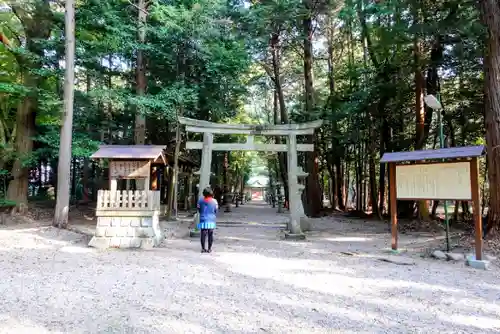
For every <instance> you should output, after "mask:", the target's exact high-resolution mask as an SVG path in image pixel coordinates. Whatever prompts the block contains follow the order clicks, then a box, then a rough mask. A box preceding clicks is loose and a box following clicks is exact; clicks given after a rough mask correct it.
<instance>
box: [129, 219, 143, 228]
mask: <svg viewBox="0 0 500 334" xmlns="http://www.w3.org/2000/svg"><path fill="white" fill-rule="evenodd" d="M130 226H131V227H140V226H141V218H130Z"/></svg>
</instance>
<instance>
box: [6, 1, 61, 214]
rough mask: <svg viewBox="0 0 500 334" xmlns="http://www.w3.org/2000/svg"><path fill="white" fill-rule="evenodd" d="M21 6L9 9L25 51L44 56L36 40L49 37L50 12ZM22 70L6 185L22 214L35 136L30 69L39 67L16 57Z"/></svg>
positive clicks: (34, 83)
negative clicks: (20, 31) (19, 28)
mask: <svg viewBox="0 0 500 334" xmlns="http://www.w3.org/2000/svg"><path fill="white" fill-rule="evenodd" d="M24 6H25V5H24V4H22V3H20V2H16V1H14V2H13V3H12V4H11V8H12V10H13V12H14V14H15V15H16V16H17V18H18V19H19V21H20V22H21V23H22V25H23V29H24V33H25V39H26V49H27V50H28V51H29V52H31V53H33V54H35V55H37V56H39V57H40V58H39V59H41V58H42V57H43V52H44V50H43V48H42V47H41V46H40V45H39V44H38V43H39V42H38V40H45V39H47V38H49V36H50V31H51V28H52V24H53V20H52V11H51V9H50V4H49V2H48V1H44V2H36V3H35V4H34V6H33V8H32V10H31V11H30V12H28V11H27V10H25V8H24ZM18 61H19V65H20V68H21V69H22V72H23V73H22V77H23V84H24V86H25V87H27V88H28V89H29V90H31V91H30V92H28V93H27V95H26V97H25V98H24V99H23V101H22V102H20V104H19V106H18V108H17V113H16V125H15V128H16V133H15V142H14V148H15V153H16V155H17V158H16V159H15V161H14V165H13V166H12V171H11V174H12V178H13V179H12V180H11V181H10V182H9V187H8V190H7V199H9V200H11V201H14V202H16V210H18V211H19V212H21V213H23V212H24V211H25V210H26V209H27V207H28V177H29V167H28V166H25V165H24V160H25V159H26V158H28V157H29V156H30V155H31V152H32V150H33V139H32V138H33V136H34V134H35V119H36V110H37V105H38V95H37V92H36V91H37V90H38V85H39V84H40V79H39V77H37V76H36V74H33V73H31V69H38V68H41V67H42V64H41V62H40V61H39V60H37V59H34V57H31V56H26V57H25V56H23V55H20V56H18Z"/></svg>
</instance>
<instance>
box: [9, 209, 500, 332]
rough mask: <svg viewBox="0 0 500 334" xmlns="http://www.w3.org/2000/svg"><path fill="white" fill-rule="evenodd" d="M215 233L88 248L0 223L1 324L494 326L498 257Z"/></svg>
mask: <svg viewBox="0 0 500 334" xmlns="http://www.w3.org/2000/svg"><path fill="white" fill-rule="evenodd" d="M258 211H261V209H259V210H258ZM268 212H269V211H268ZM273 212H274V211H273ZM216 238H217V239H216V245H215V247H214V248H215V251H214V253H212V254H200V253H199V245H198V242H197V240H168V241H167V242H166V244H165V248H158V249H155V250H151V251H119V250H113V251H97V250H95V249H90V248H87V247H86V245H85V243H84V238H83V237H82V236H81V235H79V234H75V233H73V232H69V231H60V230H57V229H53V228H51V227H36V226H14V227H9V228H5V227H4V228H3V229H0V252H2V255H1V257H0V268H1V270H0V296H1V298H0V333H49V332H51V333H134V334H135V333H168V334H170V333H499V332H500V275H499V272H498V269H494V270H491V271H479V270H473V269H470V268H467V267H465V266H464V265H461V264H451V263H443V262H437V261H430V260H421V259H416V260H415V261H416V265H414V266H399V265H395V264H391V263H385V262H382V261H378V260H377V258H376V257H377V256H376V255H375V254H370V253H369V252H364V253H360V254H359V255H358V256H345V255H341V254H339V252H340V251H342V250H346V249H348V248H349V246H348V245H346V244H345V243H343V242H338V241H337V242H336V241H331V240H330V241H328V240H325V239H319V238H320V237H319V236H318V237H312V238H310V239H309V240H310V241H307V242H303V243H296V242H286V241H281V240H279V236H278V232H277V230H275V229H272V228H264V227H244V226H242V227H221V228H220V229H219V230H218V231H217V234H216ZM315 238H316V239H315Z"/></svg>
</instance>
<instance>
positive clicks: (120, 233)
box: [115, 227, 128, 237]
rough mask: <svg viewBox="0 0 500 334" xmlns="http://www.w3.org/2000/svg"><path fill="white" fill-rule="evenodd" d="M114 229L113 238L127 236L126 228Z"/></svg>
mask: <svg viewBox="0 0 500 334" xmlns="http://www.w3.org/2000/svg"><path fill="white" fill-rule="evenodd" d="M115 229H116V233H115V236H117V237H126V236H127V229H128V227H115Z"/></svg>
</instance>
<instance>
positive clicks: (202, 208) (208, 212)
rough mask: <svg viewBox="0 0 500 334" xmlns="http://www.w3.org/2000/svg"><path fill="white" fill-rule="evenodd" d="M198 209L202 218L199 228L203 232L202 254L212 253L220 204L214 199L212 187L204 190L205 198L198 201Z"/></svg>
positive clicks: (201, 235)
mask: <svg viewBox="0 0 500 334" xmlns="http://www.w3.org/2000/svg"><path fill="white" fill-rule="evenodd" d="M197 207H198V213H199V216H200V221H199V223H198V226H197V227H198V229H199V230H200V231H201V234H200V239H201V240H200V241H201V252H202V253H211V252H212V244H213V242H214V229H215V221H216V218H217V210H218V209H219V203H218V202H217V200H216V199H215V198H214V194H213V192H212V189H211V188H210V187H207V188H205V189H203V197H202V198H200V200H199V201H198V205H197ZM207 238H208V248H206V247H205V241H206V240H207Z"/></svg>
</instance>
